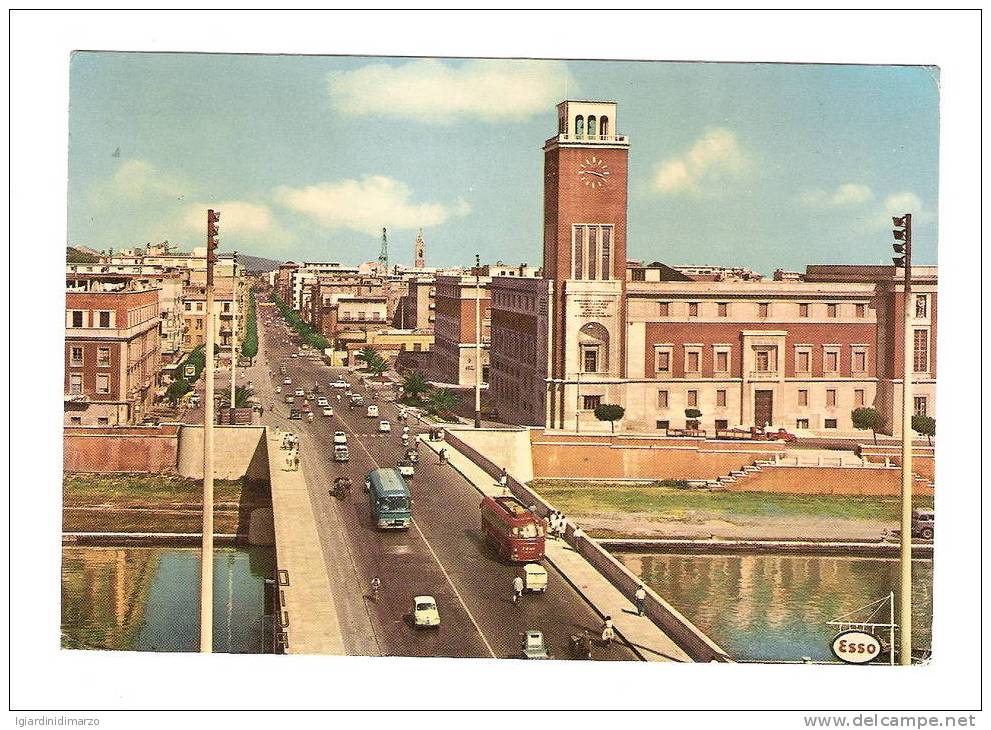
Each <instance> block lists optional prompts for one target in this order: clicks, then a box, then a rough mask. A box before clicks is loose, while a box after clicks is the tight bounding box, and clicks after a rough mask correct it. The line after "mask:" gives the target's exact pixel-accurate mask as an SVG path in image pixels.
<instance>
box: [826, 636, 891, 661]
mask: <svg viewBox="0 0 991 730" xmlns="http://www.w3.org/2000/svg"><path fill="white" fill-rule="evenodd" d="M832 649H833V655H834V656H835V657H836V658H837V659H839V660H840V661H841V662H846V663H847V664H867V663H868V662H870V661H873V660H874V659H876V658H877V656H878V654H880V653H881V642H880V641H879V640H878V638H877V637H876V636H874V635H873V634H868V633H867V632H865V631H857V630H851V631H844V632H842V633H840V634H837V635H836V638H835V639H833V646H832Z"/></svg>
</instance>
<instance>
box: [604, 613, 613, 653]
mask: <svg viewBox="0 0 991 730" xmlns="http://www.w3.org/2000/svg"><path fill="white" fill-rule="evenodd" d="M615 638H616V630H615V629H614V628H613V626H612V616H606V620H605V621H603V622H602V643H603V644H606V645H607V646H609V645H611V644H612V642H613V639H615Z"/></svg>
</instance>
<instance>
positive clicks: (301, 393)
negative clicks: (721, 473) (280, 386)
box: [296, 388, 306, 398]
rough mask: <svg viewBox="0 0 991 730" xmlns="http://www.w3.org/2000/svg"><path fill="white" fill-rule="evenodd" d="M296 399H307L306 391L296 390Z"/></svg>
mask: <svg viewBox="0 0 991 730" xmlns="http://www.w3.org/2000/svg"><path fill="white" fill-rule="evenodd" d="M296 397H297V398H305V397H306V391H305V390H303V389H302V388H296Z"/></svg>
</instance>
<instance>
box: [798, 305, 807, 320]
mask: <svg viewBox="0 0 991 730" xmlns="http://www.w3.org/2000/svg"><path fill="white" fill-rule="evenodd" d="M798 316H799V317H808V316H809V305H808V304H799V305H798Z"/></svg>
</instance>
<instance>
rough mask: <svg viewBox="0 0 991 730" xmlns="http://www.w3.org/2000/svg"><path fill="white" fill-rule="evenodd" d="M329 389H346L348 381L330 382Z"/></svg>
mask: <svg viewBox="0 0 991 730" xmlns="http://www.w3.org/2000/svg"><path fill="white" fill-rule="evenodd" d="M330 387H331V388H347V387H348V381H346V380H334V381H332V382H331V384H330Z"/></svg>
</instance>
